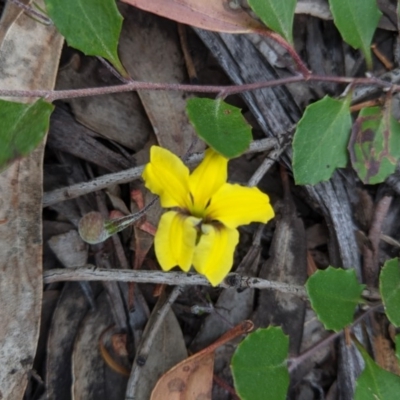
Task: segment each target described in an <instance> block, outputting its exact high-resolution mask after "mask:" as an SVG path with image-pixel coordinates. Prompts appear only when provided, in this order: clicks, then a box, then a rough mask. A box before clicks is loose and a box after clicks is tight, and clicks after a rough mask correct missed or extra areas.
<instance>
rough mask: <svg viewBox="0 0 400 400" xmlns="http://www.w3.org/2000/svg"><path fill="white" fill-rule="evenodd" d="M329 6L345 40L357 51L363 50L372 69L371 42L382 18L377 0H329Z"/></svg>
mask: <svg viewBox="0 0 400 400" xmlns="http://www.w3.org/2000/svg"><path fill="white" fill-rule="evenodd" d="M329 5H330V8H331V11H332V15H333V20H334V22H335V25H336V27H337V28H338V29H339V32H340V34H341V35H342V37H343V39H344V40H345V41H346V42H347V43H348V44H349V45H350V46H352V47H354V48H355V49H361V51H362V52H363V53H364V57H365V60H366V62H367V66H368V68H369V69H371V68H372V57H371V49H370V46H371V41H372V37H373V36H374V32H375V29H376V27H377V26H378V22H379V20H380V18H381V16H382V13H381V12H380V11H379V8H378V6H377V4H376V0H362V1H360V0H329Z"/></svg>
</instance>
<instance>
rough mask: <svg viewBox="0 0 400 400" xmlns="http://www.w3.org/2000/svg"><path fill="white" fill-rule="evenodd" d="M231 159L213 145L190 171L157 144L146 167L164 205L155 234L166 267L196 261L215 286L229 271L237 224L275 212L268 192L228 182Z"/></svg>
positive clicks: (264, 218) (147, 179)
mask: <svg viewBox="0 0 400 400" xmlns="http://www.w3.org/2000/svg"><path fill="white" fill-rule="evenodd" d="M227 166H228V160H227V159H226V158H225V157H223V156H221V155H220V154H218V153H216V152H215V151H213V150H212V149H208V150H207V151H206V154H205V157H204V160H203V161H202V162H201V163H200V165H199V166H198V167H197V168H196V169H195V170H194V171H193V172H192V173H191V174H190V173H189V169H188V168H187V167H186V166H185V165H184V164H183V162H182V161H181V160H180V159H179V158H178V157H177V156H176V155H174V154H172V153H171V152H170V151H168V150H166V149H163V148H161V147H158V146H153V147H152V148H151V150H150V163H149V164H147V165H146V167H145V169H144V171H143V178H144V180H145V185H146V187H147V188H148V189H149V190H150V191H151V192H153V193H154V194H157V195H159V196H160V201H161V205H162V207H164V208H175V210H173V211H167V212H166V213H165V214H163V215H162V217H161V219H160V223H159V225H158V229H157V233H156V236H155V239H154V246H155V252H156V256H157V259H158V261H159V263H160V265H161V267H162V269H163V270H164V271H168V270H170V269H171V268H173V267H175V266H179V267H180V268H181V269H182V270H183V271H185V272H187V271H189V269H190V268H191V266H192V265H193V266H194V268H195V269H196V271H197V272H198V273H199V274H202V275H205V276H206V277H207V279H208V280H209V281H210V282H211V284H212V285H213V286H216V285H218V284H219V283H220V282H221V281H222V280H223V279H224V278H225V276H226V275H227V274H228V272H229V271H230V269H231V268H232V264H233V253H234V251H235V247H236V245H237V243H238V241H239V232H238V230H237V229H236V228H237V227H238V226H239V225H244V224H249V223H250V222H252V221H256V222H263V223H266V222H267V221H268V220H270V219H271V218H273V217H274V210H273V209H272V207H271V205H270V203H269V198H268V196H267V195H266V194H264V193H262V192H261V191H260V190H259V189H258V188H256V187H252V188H250V187H244V186H240V185H237V184H233V185H232V184H230V183H226V180H227Z"/></svg>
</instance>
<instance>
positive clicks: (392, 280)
mask: <svg viewBox="0 0 400 400" xmlns="http://www.w3.org/2000/svg"><path fill="white" fill-rule="evenodd" d="M379 290H380V292H381V296H382V301H383V304H384V305H385V309H386V315H387V317H388V318H389V321H390V322H391V323H392V324H393V325H396V326H400V307H399V305H400V265H399V259H398V258H393V259H391V260H388V261H386V262H385V264H384V266H383V268H382V271H381V273H380V275H379Z"/></svg>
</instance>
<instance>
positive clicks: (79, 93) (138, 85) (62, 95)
mask: <svg viewBox="0 0 400 400" xmlns="http://www.w3.org/2000/svg"><path fill="white" fill-rule="evenodd" d="M310 81H316V82H333V83H337V84H342V83H350V84H352V86H360V85H366V86H371V85H372V86H377V87H381V88H382V89H385V90H391V91H392V92H393V93H396V92H399V91H400V85H395V84H392V83H391V82H386V81H384V80H381V79H378V78H375V77H367V78H348V77H345V76H322V75H310V76H308V77H304V76H302V75H295V76H290V77H287V78H280V79H275V80H271V81H261V82H255V83H248V84H243V85H187V84H180V83H157V82H136V81H135V82H130V83H126V84H123V85H113V86H105V87H98V88H85V89H70V90H11V89H1V90H0V96H3V97H30V98H32V97H37V98H44V99H45V100H47V101H49V102H53V101H55V100H62V99H71V98H77V97H89V96H100V95H104V94H111V93H123V92H132V91H136V90H164V91H168V90H170V91H178V92H192V93H217V94H218V93H221V92H223V93H224V94H225V95H226V96H227V95H232V94H238V93H243V92H248V91H251V90H258V89H265V88H270V87H275V86H282V85H288V84H290V83H296V82H310Z"/></svg>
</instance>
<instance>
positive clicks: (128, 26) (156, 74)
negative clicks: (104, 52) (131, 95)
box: [119, 5, 201, 156]
mask: <svg viewBox="0 0 400 400" xmlns="http://www.w3.org/2000/svg"><path fill="white" fill-rule="evenodd" d="M120 11H121V13H122V15H123V16H124V25H123V28H122V35H121V38H120V42H119V54H120V57H121V61H122V62H123V64H124V66H125V68H126V70H127V71H128V72H129V74H130V76H131V77H132V78H133V79H135V80H138V81H147V82H169V83H182V82H184V81H185V80H186V79H187V76H186V68H185V64H184V59H183V56H182V53H181V49H180V44H179V38H178V35H177V30H176V26H175V24H174V23H172V22H171V21H167V20H165V19H162V18H158V17H157V16H155V15H152V14H149V13H145V12H142V11H140V10H137V9H133V8H132V7H129V6H127V5H122V7H120ZM138 55H140V56H138ZM138 94H139V96H140V99H141V100H142V103H143V106H144V108H145V110H146V113H147V116H148V118H149V120H150V122H151V125H152V126H153V130H154V133H155V135H156V137H157V141H158V144H159V145H160V146H162V147H165V148H167V149H169V150H171V151H172V152H173V153H175V154H177V155H179V156H183V155H184V154H185V153H186V151H187V150H188V148H189V146H190V145H191V144H192V142H193V140H194V139H195V138H196V137H197V136H196V134H195V132H194V129H193V127H192V126H191V125H190V123H189V119H188V117H187V115H186V99H187V94H186V93H181V92H174V91H148V90H140V91H138ZM194 150H195V151H199V150H201V148H199V147H196V149H194Z"/></svg>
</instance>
